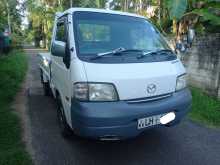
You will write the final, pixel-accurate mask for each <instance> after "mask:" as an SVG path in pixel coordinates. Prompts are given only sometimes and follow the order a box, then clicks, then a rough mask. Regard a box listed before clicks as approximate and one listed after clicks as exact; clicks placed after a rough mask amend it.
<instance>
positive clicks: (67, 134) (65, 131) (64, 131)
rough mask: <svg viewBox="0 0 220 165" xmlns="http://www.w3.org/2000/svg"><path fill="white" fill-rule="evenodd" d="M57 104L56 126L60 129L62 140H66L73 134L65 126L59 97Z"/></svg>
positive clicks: (65, 122) (66, 125)
mask: <svg viewBox="0 0 220 165" xmlns="http://www.w3.org/2000/svg"><path fill="white" fill-rule="evenodd" d="M57 103H58V108H57V120H58V124H59V127H60V132H61V135H62V136H63V137H64V138H68V137H70V136H71V135H72V134H73V132H72V130H71V128H70V127H69V125H68V124H67V121H66V117H65V114H64V109H63V105H62V103H61V100H60V98H59V97H58V98H57Z"/></svg>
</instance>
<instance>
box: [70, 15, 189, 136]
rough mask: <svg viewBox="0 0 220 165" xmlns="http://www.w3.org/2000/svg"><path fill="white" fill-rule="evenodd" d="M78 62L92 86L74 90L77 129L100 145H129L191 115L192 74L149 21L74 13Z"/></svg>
mask: <svg viewBox="0 0 220 165" xmlns="http://www.w3.org/2000/svg"><path fill="white" fill-rule="evenodd" d="M73 22H74V25H73V29H74V38H75V47H76V54H77V58H78V60H79V61H80V62H81V63H82V65H83V68H84V72H85V75H86V79H87V80H86V81H76V82H74V84H73V98H72V105H71V118H72V127H73V129H74V131H75V132H76V133H78V134H79V135H81V136H85V137H92V138H98V139H125V138H129V137H134V136H137V135H138V134H140V133H141V132H143V131H145V130H146V129H148V128H152V127H157V126H163V125H165V126H171V125H174V124H176V123H178V122H179V121H180V120H181V119H182V118H183V117H184V116H185V114H186V113H187V111H189V110H190V106H191V94H190V92H189V90H188V89H187V86H186V84H187V83H186V71H185V69H184V67H183V65H182V63H181V62H180V60H178V59H177V58H176V55H175V54H174V52H173V51H172V50H171V49H170V47H169V46H168V44H167V43H166V42H165V40H164V38H163V37H162V36H161V34H160V33H159V32H158V30H157V29H155V27H154V26H153V25H152V24H151V23H150V22H149V21H148V20H146V19H145V18H143V17H138V16H132V15H128V14H123V13H114V12H101V11H98V12H97V11H75V12H73Z"/></svg>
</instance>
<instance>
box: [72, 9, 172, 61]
mask: <svg viewBox="0 0 220 165" xmlns="http://www.w3.org/2000/svg"><path fill="white" fill-rule="evenodd" d="M73 17H74V18H73V19H74V29H75V30H74V31H75V37H76V45H77V52H78V56H80V57H84V56H87V57H88V56H90V57H92V56H95V55H97V54H99V53H105V52H110V51H112V50H115V49H117V48H119V47H121V48H124V49H136V50H143V51H144V52H149V51H156V50H160V49H169V46H168V45H167V43H166V42H165V41H164V39H163V38H162V37H161V35H160V33H159V32H158V31H157V30H156V29H155V28H154V27H153V26H152V25H151V23H149V22H148V21H147V20H146V19H144V18H138V17H131V16H123V15H116V14H108V13H96V12H75V13H74V16H73ZM131 55H133V56H134V55H135V53H132V54H131Z"/></svg>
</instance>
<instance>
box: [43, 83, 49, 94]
mask: <svg viewBox="0 0 220 165" xmlns="http://www.w3.org/2000/svg"><path fill="white" fill-rule="evenodd" d="M43 90H44V96H50V94H51V91H50V85H49V83H48V82H46V83H45V82H43Z"/></svg>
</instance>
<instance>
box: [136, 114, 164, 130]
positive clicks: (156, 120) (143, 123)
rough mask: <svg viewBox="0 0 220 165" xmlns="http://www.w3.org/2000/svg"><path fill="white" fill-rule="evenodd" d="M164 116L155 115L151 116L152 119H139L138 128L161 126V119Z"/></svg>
mask: <svg viewBox="0 0 220 165" xmlns="http://www.w3.org/2000/svg"><path fill="white" fill-rule="evenodd" d="M162 116H163V115H155V116H150V117H146V118H142V119H138V126H137V128H138V129H142V128H147V127H150V126H154V125H158V124H160V118H161V117H162Z"/></svg>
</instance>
